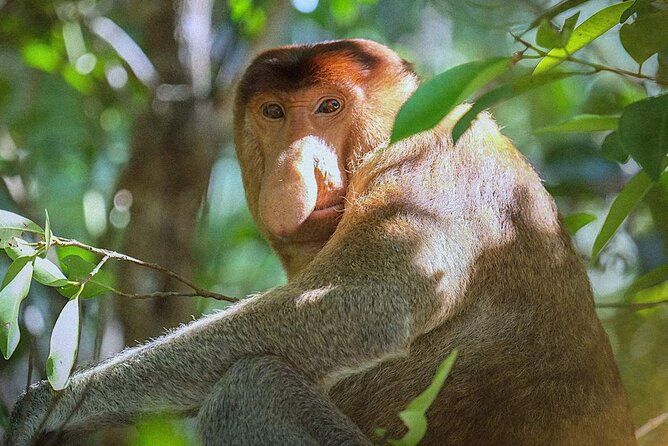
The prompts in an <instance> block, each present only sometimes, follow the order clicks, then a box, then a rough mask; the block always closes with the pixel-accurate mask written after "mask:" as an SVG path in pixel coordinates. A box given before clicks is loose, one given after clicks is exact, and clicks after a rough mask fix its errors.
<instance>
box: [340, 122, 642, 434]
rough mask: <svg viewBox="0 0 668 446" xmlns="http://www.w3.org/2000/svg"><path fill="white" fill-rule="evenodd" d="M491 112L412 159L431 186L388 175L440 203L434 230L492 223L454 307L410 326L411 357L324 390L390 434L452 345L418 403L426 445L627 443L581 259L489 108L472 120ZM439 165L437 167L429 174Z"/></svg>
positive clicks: (615, 377) (613, 372)
mask: <svg viewBox="0 0 668 446" xmlns="http://www.w3.org/2000/svg"><path fill="white" fill-rule="evenodd" d="M482 119H483V120H484V119H486V118H485V117H483V118H482ZM490 123H491V126H493V128H491V129H490V128H484V131H486V132H488V133H487V136H485V135H483V136H482V137H480V138H478V139H475V138H471V139H469V140H468V141H463V143H461V144H460V145H458V147H459V149H452V148H450V149H447V150H445V153H444V154H441V155H439V156H440V159H436V160H434V159H428V158H426V159H424V160H423V161H422V162H423V165H421V166H415V168H416V172H423V173H424V172H426V173H427V174H426V175H430V173H431V175H432V176H436V178H437V179H438V181H439V182H440V183H438V184H434V185H433V187H432V191H431V193H425V192H424V191H421V193H420V194H417V193H416V194H411V193H410V188H411V187H421V188H424V187H425V184H427V185H429V184H430V178H419V177H412V178H411V179H410V181H406V182H405V183H403V182H402V180H401V179H400V178H399V179H396V178H395V179H392V181H395V182H397V187H400V188H402V189H403V192H402V193H403V195H404V196H409V197H420V198H419V200H420V201H419V202H415V203H413V205H414V208H415V209H422V210H423V211H424V210H425V208H428V210H429V214H430V215H431V216H432V217H433V216H434V215H435V216H437V218H431V219H430V221H432V223H429V224H431V225H432V226H433V228H432V229H433V230H434V231H435V232H436V233H439V234H441V237H444V238H446V237H449V238H452V237H458V236H462V237H463V238H465V237H466V234H471V233H472V234H474V237H477V236H478V235H479V237H486V236H484V235H480V234H492V235H491V236H490V237H491V238H490V239H489V240H486V241H481V242H480V243H479V246H483V247H484V249H477V250H476V251H475V253H474V254H475V255H474V259H473V260H472V262H471V265H470V267H469V269H468V274H469V276H468V277H467V278H466V280H465V284H466V285H465V288H464V290H463V292H462V294H461V296H459V297H458V299H460V300H461V304H460V305H459V311H458V312H457V313H456V314H452V315H448V317H447V318H444V320H443V321H442V322H441V323H440V324H438V325H436V326H435V328H433V329H431V331H429V332H427V333H426V334H424V335H422V336H420V337H419V338H417V339H416V340H415V341H414V342H413V343H412V344H411V346H410V348H409V352H408V354H407V356H404V357H400V358H394V359H389V360H386V361H385V362H383V363H381V364H380V365H378V366H376V367H374V368H372V369H371V370H368V371H365V372H362V373H359V374H356V375H353V376H350V377H348V378H346V379H344V380H342V381H340V382H339V383H337V384H336V385H335V386H334V387H333V388H332V390H331V392H330V395H331V397H332V398H333V400H334V401H335V403H336V404H337V406H338V407H340V408H341V409H342V410H343V411H344V412H345V413H346V414H347V415H348V416H350V417H351V418H352V420H353V421H354V422H355V423H356V424H358V425H359V426H360V427H361V428H362V430H363V431H364V432H366V433H368V434H369V435H370V434H371V432H372V431H373V429H374V428H378V427H381V428H385V429H387V431H388V432H389V433H390V437H392V438H398V437H400V436H401V435H403V433H404V432H405V428H404V427H403V424H402V422H401V421H400V420H399V418H398V413H399V412H400V411H402V410H403V409H405V407H406V405H407V404H408V402H409V401H410V400H411V399H413V398H414V397H415V396H417V395H418V394H419V393H420V392H422V391H423V390H424V389H425V388H426V387H427V386H428V385H429V384H430V382H431V380H432V379H433V376H434V373H435V371H436V368H437V367H438V365H439V364H440V363H441V361H442V360H443V359H444V358H445V357H446V356H447V354H448V353H449V352H450V351H451V350H452V349H454V348H457V349H458V350H459V355H458V357H457V360H456V362H455V367H454V368H453V370H452V372H451V374H450V376H449V377H448V378H447V380H446V383H445V385H444V387H443V388H442V390H441V391H440V393H439V395H438V397H437V399H436V401H435V402H434V404H433V405H432V407H431V408H430V409H429V411H428V412H427V418H428V430H427V436H426V437H425V439H424V441H423V443H421V444H426V445H441V444H443V445H486V444H489V445H505V444H508V445H532V444H535V445H598V444H600V445H629V444H635V439H634V435H633V425H632V422H631V419H630V411H629V407H628V403H627V400H626V396H625V392H624V389H623V387H622V384H621V381H620V378H619V374H618V371H617V367H616V364H615V362H614V357H613V355H612V350H611V348H610V345H609V342H608V339H607V336H606V334H605V332H604V331H603V328H602V326H601V324H600V322H599V320H598V318H597V316H596V313H595V309H594V302H593V297H592V292H591V288H590V285H589V281H588V277H587V274H586V271H585V268H584V265H583V262H582V261H581V259H580V257H579V255H578V254H577V253H576V252H575V250H574V248H573V246H572V243H571V240H570V237H569V236H568V235H567V234H566V232H565V231H564V229H563V227H562V226H561V223H560V222H559V218H558V215H557V211H556V206H555V205H554V202H553V200H552V198H551V197H550V196H549V194H547V192H546V191H545V190H544V189H543V187H542V185H541V183H540V180H539V179H538V177H537V175H536V174H535V173H534V172H533V170H532V169H531V168H530V167H529V166H528V164H527V163H526V162H525V161H524V159H523V158H522V157H521V155H519V153H518V152H516V149H515V148H514V147H513V146H512V144H510V142H509V141H508V140H506V139H505V138H503V137H502V136H501V135H500V134H499V133H498V129H496V127H495V125H494V123H493V122H492V121H491V120H488V122H483V123H482V124H481V123H480V122H478V124H477V126H478V129H480V126H481V125H482V126H490ZM474 131H475V129H474ZM479 131H480V130H479ZM490 132H491V134H490ZM495 132H496V133H495ZM484 146H486V147H484ZM462 147H465V149H463V148H462ZM390 149H391V148H390ZM432 152H433V150H432ZM385 156H386V158H391V157H390V156H389V155H385ZM409 156H410V155H409ZM416 159H419V156H418V157H416ZM419 162H420V161H416V163H419ZM458 163H459V166H457V164H458ZM402 165H404V166H405V165H406V163H405V161H403V162H402ZM435 166H436V167H435ZM439 166H441V167H442V168H443V169H444V171H443V172H437V173H436V174H434V173H433V172H434V171H435V170H438V169H439V168H441V167H439ZM448 169H449V170H450V171H452V172H456V175H451V174H449V173H448V172H447V170H448ZM376 170H377V171H383V172H384V173H383V175H387V172H391V169H387V166H385V168H378V169H376ZM462 172H463V173H462ZM397 174H399V175H401V174H402V172H399V173H396V172H395V173H394V175H395V176H396V175H397ZM374 181H376V182H381V183H382V181H383V179H382V178H380V179H375V180H374ZM371 183H373V181H371V182H367V183H365V184H371ZM416 184H417V185H418V186H415V185H416ZM371 187H373V186H371ZM428 187H429V186H428ZM407 190H408V192H407ZM434 203H435V204H434ZM405 207H406V206H404V208H405ZM415 218H416V221H417V219H418V217H415ZM420 224H421V225H423V224H424V219H420ZM425 240H426V241H425V243H430V242H429V241H428V240H429V237H425ZM432 243H436V244H437V243H438V240H436V241H435V242H432ZM462 243H466V242H464V241H463V242H462ZM458 255H461V253H458V252H455V253H450V254H449V253H444V257H443V258H444V260H437V261H440V262H441V263H443V265H442V267H443V271H444V274H448V268H449V267H451V265H452V264H451V263H450V262H449V259H450V258H449V256H458ZM406 269H407V270H408V269H409V266H408V265H407V267H406ZM412 277H413V276H412ZM425 280H428V279H425ZM415 286H416V288H417V289H422V288H424V284H415ZM444 298H447V297H445V296H444Z"/></svg>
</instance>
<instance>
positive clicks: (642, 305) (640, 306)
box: [596, 299, 668, 311]
mask: <svg viewBox="0 0 668 446" xmlns="http://www.w3.org/2000/svg"><path fill="white" fill-rule="evenodd" d="M663 304H668V299H661V300H657V301H654V302H636V303H632V302H611V303H600V304H599V303H597V304H596V308H621V309H625V310H631V311H638V310H644V309H647V308H652V307H656V306H659V305H663Z"/></svg>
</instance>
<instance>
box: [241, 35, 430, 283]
mask: <svg viewBox="0 0 668 446" xmlns="http://www.w3.org/2000/svg"><path fill="white" fill-rule="evenodd" d="M417 84H418V80H417V76H416V75H415V73H414V72H413V71H412V69H411V67H410V65H409V64H408V63H406V62H405V61H404V60H402V59H401V58H400V57H399V56H398V55H397V54H396V53H395V52H393V51H392V50H390V49H388V48H387V47H385V46H383V45H380V44H378V43H376V42H372V41H368V40H359V39H355V40H339V41H332V42H324V43H318V44H314V45H303V46H286V47H281V48H277V49H273V50H269V51H267V52H264V53H262V54H260V55H259V56H258V57H257V58H256V59H255V60H254V61H253V62H252V63H251V65H250V66H249V67H248V69H247V70H246V72H245V74H244V76H243V78H242V79H241V82H240V84H239V87H238V90H237V96H236V102H235V142H236V147H237V155H238V158H239V162H240V163H241V168H242V175H243V180H244V188H245V190H246V197H247V199H248V204H249V208H250V210H251V213H252V214H253V217H254V218H255V220H256V221H257V223H258V225H259V226H260V228H261V230H262V231H263V233H264V234H265V236H267V238H268V239H269V241H270V242H271V243H272V245H273V246H274V248H275V249H277V251H278V253H279V255H280V256H281V258H282V260H283V263H284V265H285V266H286V268H287V270H288V274H289V275H291V274H292V273H294V272H296V270H298V269H299V268H301V267H302V266H303V265H304V264H305V263H306V262H307V261H308V260H309V259H310V258H311V257H312V256H313V254H314V253H315V252H317V250H319V249H320V248H321V247H322V246H323V245H324V244H325V243H326V241H327V240H328V239H329V238H330V237H331V235H332V234H333V232H334V230H335V229H336V226H337V224H338V222H339V220H340V218H341V215H342V213H343V211H344V208H345V201H344V198H345V195H346V188H347V185H348V175H349V174H350V172H351V170H352V169H353V167H354V166H353V163H354V161H355V160H356V159H358V158H359V157H360V156H361V155H363V154H364V153H366V152H368V151H370V150H373V149H375V148H376V147H378V146H380V145H382V144H383V143H384V142H386V141H387V140H388V138H389V136H390V133H391V130H392V124H393V122H394V118H395V116H396V114H397V112H398V110H399V107H400V106H401V105H402V104H403V103H404V102H405V100H406V99H407V98H408V96H409V95H410V94H411V93H412V92H413V91H414V90H415V88H416V87H417Z"/></svg>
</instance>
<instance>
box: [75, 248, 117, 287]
mask: <svg viewBox="0 0 668 446" xmlns="http://www.w3.org/2000/svg"><path fill="white" fill-rule="evenodd" d="M109 258H110V257H109V255H107V254H105V256H104V257H102V260H100V261H99V262H98V263H97V265H95V268H93V270H92V271H91V272H90V273H89V274H88V276H86V278H85V279H84V280H82V281H81V286H83V285H86V284H87V283H88V282H89V281H90V280H91V279H92V278H93V277H95V274H97V273H99V272H100V269H101V268H102V267H103V266H104V264H105V263H107V260H109Z"/></svg>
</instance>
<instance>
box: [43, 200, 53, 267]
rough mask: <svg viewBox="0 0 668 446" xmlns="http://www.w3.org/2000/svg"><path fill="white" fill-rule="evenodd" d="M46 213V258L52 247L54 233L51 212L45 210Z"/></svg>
mask: <svg viewBox="0 0 668 446" xmlns="http://www.w3.org/2000/svg"><path fill="white" fill-rule="evenodd" d="M44 213H45V214H46V220H45V221H44V246H45V249H44V256H46V252H47V251H48V250H49V248H50V247H51V239H52V238H53V233H52V232H51V222H50V221H49V211H47V210H46V209H44Z"/></svg>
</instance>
